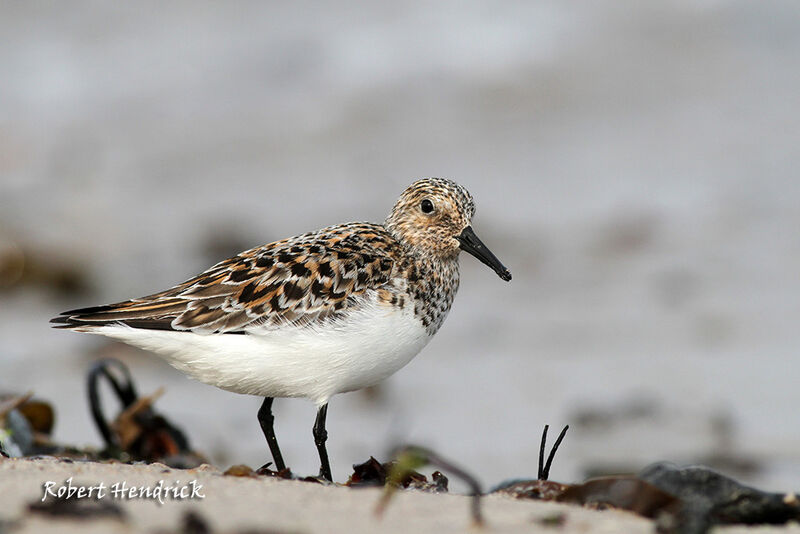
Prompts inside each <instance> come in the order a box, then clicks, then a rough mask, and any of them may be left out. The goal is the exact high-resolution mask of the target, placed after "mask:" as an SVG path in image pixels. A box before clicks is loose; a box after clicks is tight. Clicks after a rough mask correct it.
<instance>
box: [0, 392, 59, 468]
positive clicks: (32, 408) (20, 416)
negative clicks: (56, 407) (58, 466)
mask: <svg viewBox="0 0 800 534" xmlns="http://www.w3.org/2000/svg"><path fill="white" fill-rule="evenodd" d="M32 397H33V393H32V392H28V393H25V394H24V395H0V455H3V456H11V457H21V456H30V455H33V454H44V453H48V452H51V450H52V449H53V446H52V444H51V442H50V432H51V431H52V429H53V422H54V419H55V416H54V414H53V408H52V407H51V406H50V404H48V403H47V402H44V401H41V400H37V399H33V398H32Z"/></svg>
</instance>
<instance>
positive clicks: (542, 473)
mask: <svg viewBox="0 0 800 534" xmlns="http://www.w3.org/2000/svg"><path fill="white" fill-rule="evenodd" d="M549 428H550V425H544V430H543V431H542V442H541V444H540V445H539V475H538V477H537V478H538V479H539V480H547V479H548V478H550V467H551V466H552V465H553V458H555V456H556V451H557V450H558V447H560V446H561V442H562V441H564V436H566V435H567V430H569V425H566V426H565V427H564V428H563V429H562V430H561V433H559V434H558V437H557V438H556V442H555V443H554V444H553V448H552V449H551V450H550V454H549V455H548V456H547V463H544V448H545V447H546V446H547V430H548V429H549Z"/></svg>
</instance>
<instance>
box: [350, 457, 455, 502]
mask: <svg viewBox="0 0 800 534" xmlns="http://www.w3.org/2000/svg"><path fill="white" fill-rule="evenodd" d="M394 465H395V462H386V463H381V462H379V461H378V460H376V459H375V457H374V456H370V457H369V460H367V461H366V462H364V463H361V464H356V465H354V466H353V474H352V475H350V478H349V479H348V480H347V482H345V484H344V485H345V486H349V487H351V488H356V487H365V486H385V485H386V483H387V482H389V481H390V473H391V471H392V468H393V467H394ZM397 484H398V485H399V487H401V488H405V489H416V490H420V491H429V492H432V493H446V492H447V490H448V484H449V481H448V479H447V477H446V476H445V475H444V474H442V472H441V471H434V472H433V473H432V474H431V480H430V481H428V477H426V476H425V475H423V474H422V473H419V472H417V471H414V470H409V471H407V472H406V473H405V476H404V477H402V479H401V480H399V481H397Z"/></svg>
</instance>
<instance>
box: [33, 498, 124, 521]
mask: <svg viewBox="0 0 800 534" xmlns="http://www.w3.org/2000/svg"><path fill="white" fill-rule="evenodd" d="M28 511H29V512H31V513H33V514H37V515H45V516H50V517H53V518H70V519H105V518H110V519H116V520H118V521H126V520H127V517H126V516H125V511H124V510H123V509H122V508H121V507H120V506H119V505H118V504H116V503H114V502H112V501H110V500H108V499H98V498H97V496H93V497H89V498H83V499H69V498H57V497H56V498H52V499H48V500H47V501H46V502H42V501H41V500H40V499H36V500H35V501H33V502H31V503H29V504H28Z"/></svg>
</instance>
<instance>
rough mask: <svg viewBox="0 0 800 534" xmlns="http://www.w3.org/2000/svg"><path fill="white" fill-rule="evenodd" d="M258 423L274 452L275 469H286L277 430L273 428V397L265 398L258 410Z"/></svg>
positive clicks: (271, 450)
mask: <svg viewBox="0 0 800 534" xmlns="http://www.w3.org/2000/svg"><path fill="white" fill-rule="evenodd" d="M258 422H259V423H260V424H261V430H262V431H263V432H264V437H265V438H267V445H269V450H270V452H272V460H273V461H274V462H275V469H276V470H277V471H282V470H283V469H286V464H285V463H283V456H281V449H280V447H278V439H277V438H276V437H275V429H274V428H273V424H274V423H275V418H274V417H272V397H264V402H263V404H261V408H259V409H258Z"/></svg>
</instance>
